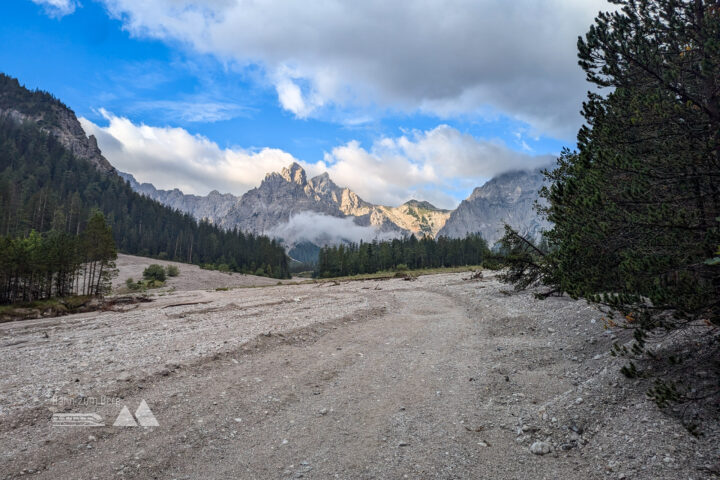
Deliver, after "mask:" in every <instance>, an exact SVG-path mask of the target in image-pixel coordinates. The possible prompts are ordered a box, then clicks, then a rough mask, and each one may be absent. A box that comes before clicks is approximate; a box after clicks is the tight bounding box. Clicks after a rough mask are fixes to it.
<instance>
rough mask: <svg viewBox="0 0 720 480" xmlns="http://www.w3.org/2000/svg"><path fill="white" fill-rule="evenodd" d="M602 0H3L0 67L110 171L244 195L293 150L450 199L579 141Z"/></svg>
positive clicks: (373, 195)
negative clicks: (582, 52) (34, 92)
mask: <svg viewBox="0 0 720 480" xmlns="http://www.w3.org/2000/svg"><path fill="white" fill-rule="evenodd" d="M607 8H609V6H608V5H607V4H606V2H605V0H513V1H507V0H423V1H418V0H393V1H387V0H364V1H362V2H357V1H353V0H345V1H341V0H316V1H311V2H308V1H299V0H298V1H296V0H284V1H279V0H3V2H2V5H0V41H1V42H2V45H4V46H5V48H2V49H0V71H2V72H4V73H6V74H8V75H11V76H14V77H17V78H18V79H19V80H20V82H21V83H22V84H24V85H26V86H27V87H28V88H32V89H35V88H38V89H42V90H46V91H49V92H51V93H52V94H54V95H55V96H56V97H57V98H59V99H60V100H62V101H63V102H64V103H65V104H67V105H68V106H69V107H70V108H72V109H73V110H74V111H75V113H76V114H77V116H78V117H79V118H80V120H81V124H82V125H83V128H84V129H85V131H86V132H87V133H88V134H93V135H95V136H96V137H97V139H98V144H99V146H100V148H101V150H102V151H103V153H104V155H105V156H106V157H107V158H108V160H109V161H110V162H111V163H112V164H113V165H114V166H115V167H116V168H118V169H119V170H121V171H125V172H129V173H132V174H133V175H134V176H135V177H136V178H137V180H138V181H141V182H150V183H153V184H154V185H155V186H156V187H158V188H164V189H169V188H180V189H181V190H182V191H183V192H185V193H193V194H198V195H205V194H207V193H208V192H209V191H211V190H219V191H221V192H223V193H225V192H229V193H233V194H235V195H240V194H242V193H244V192H245V191H247V190H249V189H250V188H253V187H255V186H257V185H258V184H259V183H260V181H261V180H262V179H263V178H264V176H265V174H266V173H268V172H271V171H278V170H279V169H281V168H282V167H284V166H287V165H289V164H290V163H291V162H293V161H296V162H298V163H300V164H301V165H303V167H305V169H306V170H307V171H308V174H309V175H317V174H320V173H322V172H324V171H327V172H328V173H329V174H330V176H331V178H332V179H333V180H334V181H335V182H336V183H337V184H338V185H340V186H347V187H350V188H351V189H352V190H354V191H355V192H357V193H358V194H359V195H360V196H361V197H362V198H363V199H365V200H367V201H370V202H373V203H378V204H385V205H399V204H400V203H403V202H404V201H407V200H409V199H411V198H417V199H422V200H428V201H430V202H432V203H434V204H436V205H437V206H439V207H443V208H453V207H455V206H456V205H457V204H458V203H459V201H461V200H462V199H463V198H465V197H467V196H468V195H469V194H470V193H471V191H472V190H473V188H474V187H477V186H479V185H482V183H484V182H485V181H487V180H488V179H489V178H491V177H492V176H494V175H497V174H499V173H502V172H505V171H509V170H516V169H522V168H536V167H540V166H546V165H548V164H551V163H552V162H553V159H554V157H556V156H557V154H558V153H559V152H560V150H561V149H562V148H563V147H564V146H569V147H572V146H573V145H574V144H575V138H576V133H577V130H578V128H579V127H580V126H581V124H582V118H581V116H580V109H581V104H582V100H583V99H584V97H585V95H586V91H587V90H588V89H589V88H590V86H589V84H587V83H586V82H585V78H584V74H583V72H582V71H581V70H580V68H579V67H578V66H577V54H576V44H577V38H578V36H579V35H583V34H584V33H585V32H586V31H587V30H588V28H589V26H590V25H591V24H592V21H593V18H594V17H595V15H596V14H597V12H598V11H600V10H605V9H607Z"/></svg>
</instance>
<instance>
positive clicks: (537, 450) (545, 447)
mask: <svg viewBox="0 0 720 480" xmlns="http://www.w3.org/2000/svg"><path fill="white" fill-rule="evenodd" d="M551 451H552V447H551V446H550V444H549V443H547V442H535V443H533V444H532V445H530V452H532V453H533V454H535V455H547V454H548V453H550V452H551Z"/></svg>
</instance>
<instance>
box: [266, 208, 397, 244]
mask: <svg viewBox="0 0 720 480" xmlns="http://www.w3.org/2000/svg"><path fill="white" fill-rule="evenodd" d="M268 234H269V235H270V236H272V237H277V238H282V239H283V241H284V242H285V243H287V244H288V245H294V244H296V243H298V242H300V241H303V240H304V241H309V242H312V243H314V244H315V245H321V246H324V245H337V244H339V243H342V242H354V243H360V241H361V240H362V241H363V242H372V241H373V240H375V239H378V240H390V239H393V238H398V237H400V236H401V234H399V233H397V232H380V231H379V230H378V229H377V228H375V227H371V226H368V227H363V226H360V225H356V224H355V223H354V221H353V219H352V217H345V218H338V217H332V216H330V215H323V214H321V213H316V212H301V213H298V214H295V215H293V216H292V217H290V220H288V222H287V223H283V224H280V225H278V226H277V227H275V228H274V229H273V230H272V231H270V232H268Z"/></svg>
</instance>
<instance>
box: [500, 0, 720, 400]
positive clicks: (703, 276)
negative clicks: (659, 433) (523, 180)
mask: <svg viewBox="0 0 720 480" xmlns="http://www.w3.org/2000/svg"><path fill="white" fill-rule="evenodd" d="M613 3H616V4H618V5H620V6H621V8H620V9H619V10H618V11H616V12H613V13H602V14H600V15H599V16H598V17H597V19H596V21H595V24H594V25H593V26H592V27H591V29H590V30H589V32H588V34H587V35H586V36H585V38H584V39H580V40H579V42H578V47H579V57H580V65H581V66H582V68H583V69H584V70H585V72H586V74H587V78H588V80H589V81H590V82H592V83H594V84H596V85H597V86H598V87H601V88H602V89H603V90H601V91H600V92H599V93H597V92H592V93H589V94H588V99H587V101H586V102H585V104H584V106H583V115H584V117H585V119H586V125H585V126H583V127H582V128H581V130H580V132H579V134H578V148H577V151H567V150H566V151H564V152H563V154H562V156H561V157H560V158H559V160H558V166H557V168H556V169H555V170H553V171H552V172H547V175H548V178H549V180H550V181H551V186H550V187H549V188H545V189H543V192H542V196H543V197H544V198H545V199H546V200H547V206H546V207H545V208H543V209H542V211H543V212H544V214H545V215H547V218H548V219H549V220H550V221H551V222H552V223H553V224H554V227H553V228H552V229H551V230H550V231H549V232H547V241H548V244H549V247H550V252H549V253H548V254H547V255H545V256H544V257H543V258H542V259H539V261H538V262H536V263H537V268H535V269H533V270H532V271H530V273H531V274H533V275H536V278H541V279H542V281H543V282H544V283H545V284H547V285H549V286H550V289H551V290H552V291H560V292H565V293H568V294H569V295H571V296H572V297H574V298H585V299H588V300H591V301H594V302H597V303H599V304H601V305H604V306H605V307H606V308H607V309H608V313H609V314H610V315H612V316H613V318H614V319H615V320H613V321H614V322H622V323H623V324H624V326H626V327H628V328H632V329H633V330H634V331H635V339H636V344H635V346H634V347H633V349H631V350H628V349H624V348H623V347H620V346H618V347H617V348H616V351H617V352H618V353H630V354H633V355H634V354H639V353H642V352H643V351H645V347H646V341H647V339H648V338H649V336H650V335H653V334H654V333H661V332H673V331H678V330H682V331H686V330H687V331H692V332H698V333H699V335H701V336H702V337H703V338H708V339H710V340H711V342H714V347H713V349H712V350H711V351H712V352H714V353H712V354H711V355H713V356H715V357H716V358H717V341H718V338H717V335H712V334H711V335H709V336H708V335H705V334H706V333H712V331H713V330H711V329H712V328H717V327H718V326H720V269H719V268H717V266H714V265H711V264H709V263H708V262H707V259H709V258H711V257H712V255H713V252H714V251H715V249H716V248H717V245H718V244H719V243H720V228H719V227H720V223H719V222H720V218H718V217H720V190H719V189H718V179H719V178H720V6H718V3H717V2H716V1H708V0H613ZM506 240H507V241H508V242H509V243H512V242H511V240H512V238H509V237H507V236H506ZM526 280H527V277H525V278H524V279H523V278H522V275H521V276H518V277H516V278H515V279H514V281H516V282H518V281H526ZM688 327H693V329H692V330H688ZM703 328H705V329H708V328H710V330H707V331H705V332H704V331H703ZM625 372H626V373H628V374H632V375H635V374H638V373H637V372H638V371H637V369H635V367H633V368H632V369H630V368H628V369H626V370H625ZM718 373H720V372H718ZM661 390H662V391H667V390H663V389H662V388H661ZM661 397H662V395H659V396H656V398H658V399H659V403H662V401H663V399H662V398H661Z"/></svg>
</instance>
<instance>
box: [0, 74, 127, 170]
mask: <svg viewBox="0 0 720 480" xmlns="http://www.w3.org/2000/svg"><path fill="white" fill-rule="evenodd" d="M0 116H6V117H9V118H12V119H13V120H15V121H16V122H30V123H33V124H35V125H37V127H38V128H39V129H40V130H41V131H42V132H44V133H48V134H50V135H52V136H53V137H55V138H56V139H57V140H58V141H59V142H60V144H61V145H63V146H64V147H65V148H67V149H68V150H69V151H70V153H72V154H73V155H75V156H76V157H77V158H80V159H83V160H87V161H88V162H90V163H91V164H92V165H94V166H95V168H97V169H98V170H100V171H101V172H104V173H110V172H114V171H115V169H114V168H113V166H112V165H110V162H108V161H107V159H106V158H105V157H103V156H102V152H100V149H99V148H98V145H97V140H96V139H95V137H94V136H92V135H90V136H89V137H88V136H86V135H85V131H84V130H83V128H82V126H81V125H80V122H79V121H78V119H77V117H75V114H74V113H73V111H72V110H70V109H69V108H68V107H67V106H65V105H64V104H63V103H62V102H60V100H58V99H56V98H55V97H53V96H52V95H50V94H49V93H47V92H42V91H39V90H36V91H34V92H31V91H29V90H27V89H26V88H25V87H23V86H22V85H20V82H18V81H17V79H15V78H12V77H9V76H7V75H4V74H2V73H0Z"/></svg>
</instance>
